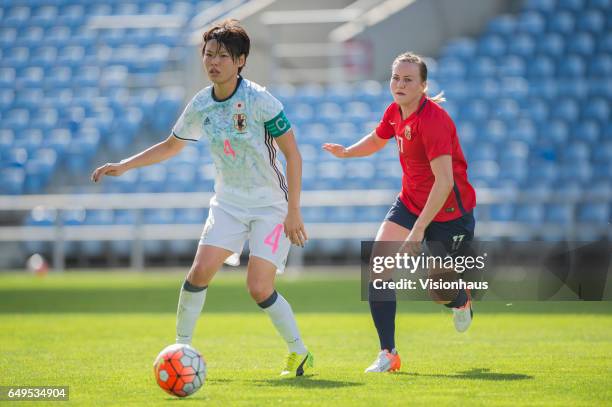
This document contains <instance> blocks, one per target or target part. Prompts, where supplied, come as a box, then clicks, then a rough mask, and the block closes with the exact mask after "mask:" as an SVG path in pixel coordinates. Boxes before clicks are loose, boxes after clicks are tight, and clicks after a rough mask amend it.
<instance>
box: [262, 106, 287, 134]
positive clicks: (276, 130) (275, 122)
mask: <svg viewBox="0 0 612 407" xmlns="http://www.w3.org/2000/svg"><path fill="white" fill-rule="evenodd" d="M264 126H265V128H266V131H267V132H268V133H270V135H271V136H272V137H280V136H282V135H283V134H285V133H286V132H287V131H288V130H289V129H290V128H291V123H289V120H287V116H285V112H283V111H282V110H281V111H280V113H279V114H277V115H276V116H275V117H274V118H273V119H271V120H268V121H267V122H265V123H264Z"/></svg>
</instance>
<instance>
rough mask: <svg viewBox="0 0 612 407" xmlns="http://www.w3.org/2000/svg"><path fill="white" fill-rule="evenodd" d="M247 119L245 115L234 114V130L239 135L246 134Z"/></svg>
mask: <svg viewBox="0 0 612 407" xmlns="http://www.w3.org/2000/svg"><path fill="white" fill-rule="evenodd" d="M246 119H247V117H246V114H244V113H236V114H234V128H235V129H236V130H237V131H238V133H246V128H247V120H246Z"/></svg>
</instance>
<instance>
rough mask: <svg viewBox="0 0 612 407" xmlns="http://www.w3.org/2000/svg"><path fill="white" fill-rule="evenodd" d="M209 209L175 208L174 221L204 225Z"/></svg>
mask: <svg viewBox="0 0 612 407" xmlns="http://www.w3.org/2000/svg"><path fill="white" fill-rule="evenodd" d="M207 216H208V211H207V210H205V209H203V208H179V209H175V210H174V222H175V223H181V224H198V225H200V224H201V225H203V224H204V222H205V221H206V218H207Z"/></svg>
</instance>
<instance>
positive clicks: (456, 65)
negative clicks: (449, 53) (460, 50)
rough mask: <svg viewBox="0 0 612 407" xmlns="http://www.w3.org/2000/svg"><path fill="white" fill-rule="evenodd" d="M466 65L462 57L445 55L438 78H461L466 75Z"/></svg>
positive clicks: (441, 61)
mask: <svg viewBox="0 0 612 407" xmlns="http://www.w3.org/2000/svg"><path fill="white" fill-rule="evenodd" d="M465 73H466V67H465V65H464V64H463V60H462V59H460V58H453V57H445V58H443V59H442V60H440V65H439V68H438V72H437V74H436V77H437V78H440V79H442V78H443V79H455V80H456V79H461V78H464V77H465Z"/></svg>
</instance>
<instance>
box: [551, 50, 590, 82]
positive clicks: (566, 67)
mask: <svg viewBox="0 0 612 407" xmlns="http://www.w3.org/2000/svg"><path fill="white" fill-rule="evenodd" d="M557 73H558V75H559V77H561V78H575V77H581V76H584V75H585V73H586V65H585V62H584V59H583V58H582V57H580V56H579V55H567V56H565V57H564V58H563V63H562V64H561V65H560V66H559V70H558V72H557Z"/></svg>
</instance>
